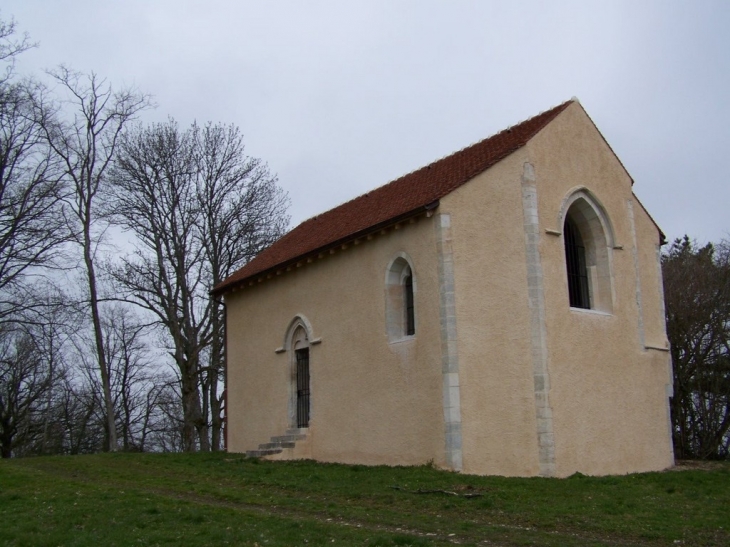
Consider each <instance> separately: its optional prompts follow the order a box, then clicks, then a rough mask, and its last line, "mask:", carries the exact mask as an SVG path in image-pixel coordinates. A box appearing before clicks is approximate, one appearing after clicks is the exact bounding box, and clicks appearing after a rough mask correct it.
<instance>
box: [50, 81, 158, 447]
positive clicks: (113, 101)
mask: <svg viewBox="0 0 730 547" xmlns="http://www.w3.org/2000/svg"><path fill="white" fill-rule="evenodd" d="M51 76H52V77H53V78H54V79H55V81H56V83H57V84H58V86H59V87H60V88H61V90H62V91H64V92H65V93H66V94H67V96H68V99H67V100H66V101H65V102H64V103H63V106H64V107H65V108H67V109H69V110H70V111H71V112H73V116H72V117H71V118H69V119H62V117H61V113H62V112H63V111H62V110H61V108H60V107H59V106H58V105H57V106H56V108H55V109H53V108H48V107H45V106H44V105H42V104H39V105H38V108H37V113H36V114H37V119H38V120H40V123H41V127H42V129H43V134H44V137H45V139H46V142H47V143H48V144H49V146H50V147H51V149H52V151H53V154H54V156H55V158H56V159H57V160H58V161H59V162H60V163H61V166H62V171H63V174H64V176H65V177H66V179H67V181H68V183H69V185H70V187H71V192H72V196H71V197H70V199H68V200H67V205H68V207H69V209H70V211H71V215H73V218H72V219H70V220H72V222H70V224H69V228H70V233H71V234H72V235H73V241H74V242H75V243H76V244H78V246H79V247H80V249H81V251H82V254H83V264H84V269H85V272H86V282H87V290H88V309H89V313H90V315H91V320H92V324H93V330H94V341H95V346H96V348H95V349H96V358H97V363H98V370H99V371H100V374H101V379H102V384H103V390H104V406H105V410H106V416H107V423H106V437H107V443H106V445H107V446H106V448H107V449H108V450H116V449H117V433H116V430H115V427H114V402H113V399H112V393H111V387H110V382H109V375H108V365H107V363H106V351H105V347H104V346H105V341H104V336H103V332H102V325H101V312H100V306H99V294H98V282H97V273H96V265H95V263H96V260H97V252H98V250H99V245H100V243H101V240H102V236H103V233H104V231H105V228H106V227H107V225H106V223H105V222H104V218H102V217H100V215H99V214H98V204H97V198H98V197H99V194H100V192H101V191H102V188H103V186H104V184H105V183H106V175H107V171H108V169H109V167H110V165H111V162H112V159H113V158H114V154H115V153H116V150H117V146H118V143H119V139H120V136H121V134H122V131H123V129H124V127H125V126H126V125H127V124H128V123H129V122H130V121H132V120H134V119H135V116H136V115H137V114H138V113H139V112H140V111H141V110H143V109H145V108H147V107H148V106H150V100H149V97H148V96H147V95H144V94H141V93H139V92H137V91H136V90H133V89H122V90H121V91H114V90H113V88H112V86H111V85H110V84H109V83H107V82H106V80H104V79H102V78H99V77H98V76H97V75H96V74H95V73H93V72H92V73H90V74H88V75H84V74H81V73H78V72H74V71H72V70H70V69H68V68H66V67H60V68H59V69H58V70H57V71H55V72H52V73H51Z"/></svg>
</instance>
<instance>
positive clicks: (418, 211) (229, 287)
mask: <svg viewBox="0 0 730 547" xmlns="http://www.w3.org/2000/svg"><path fill="white" fill-rule="evenodd" d="M438 206H439V200H435V201H432V202H431V203H427V204H426V205H421V206H419V207H417V208H415V209H412V210H410V211H408V212H406V213H402V214H400V215H398V216H395V217H392V218H389V219H387V220H384V221H382V222H379V223H378V224H374V225H372V226H368V227H367V228H365V229H363V230H360V231H358V232H354V233H352V234H348V235H347V236H345V237H342V238H340V239H338V240H335V241H332V242H330V243H327V244H326V245H322V246H320V247H317V248H315V249H312V250H310V251H307V252H306V253H302V254H300V255H297V256H295V257H294V258H291V259H289V260H286V261H284V262H280V263H278V264H276V265H275V266H271V267H270V268H266V269H264V270H261V271H258V272H254V273H252V274H250V275H247V276H246V277H242V278H241V279H235V280H231V281H223V282H222V283H220V284H219V285H218V286H216V287H213V289H212V290H211V291H210V295H211V296H214V297H218V296H223V295H225V294H226V293H229V292H231V291H234V290H236V289H237V288H239V287H241V286H242V285H244V284H246V283H247V282H249V281H251V280H252V279H256V278H261V277H264V278H265V277H266V276H267V275H269V274H271V273H274V272H277V271H280V270H282V269H286V268H288V267H290V266H293V265H296V264H297V263H299V262H301V261H302V260H306V259H308V258H311V257H313V256H317V255H319V253H322V252H326V251H329V250H330V249H334V248H335V247H339V246H341V245H345V244H347V243H350V242H351V241H354V240H356V239H360V238H362V237H365V236H367V235H369V234H372V233H375V232H379V231H380V230H383V229H385V228H388V227H390V226H393V225H395V224H398V223H400V222H403V221H405V220H409V219H411V218H413V217H417V216H420V215H423V214H427V213H429V212H432V211H433V210H435V209H436V208H437V207H438Z"/></svg>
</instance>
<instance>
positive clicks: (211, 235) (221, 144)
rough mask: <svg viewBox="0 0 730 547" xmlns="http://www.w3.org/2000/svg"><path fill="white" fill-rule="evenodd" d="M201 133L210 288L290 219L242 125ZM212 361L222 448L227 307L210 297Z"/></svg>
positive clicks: (212, 397) (207, 373)
mask: <svg viewBox="0 0 730 547" xmlns="http://www.w3.org/2000/svg"><path fill="white" fill-rule="evenodd" d="M194 135H195V138H196V143H195V144H196V146H195V148H196V151H197V154H196V158H197V160H196V170H197V173H198V177H197V179H198V180H197V202H198V205H199V207H200V215H199V216H198V221H197V223H198V237H199V238H200V244H201V246H202V248H203V252H204V262H203V268H204V271H205V274H206V279H207V280H208V289H209V290H210V289H211V288H212V287H214V286H216V285H217V284H218V283H220V282H221V281H223V280H224V279H225V278H226V277H228V276H229V275H231V274H232V273H233V272H234V271H235V270H236V269H237V268H239V267H240V266H242V265H243V264H245V263H246V262H248V261H249V260H251V259H252V258H253V257H254V256H256V254H257V253H258V252H259V251H260V250H261V249H262V248H265V247H268V246H269V245H271V244H272V243H273V242H274V241H276V240H277V239H278V238H280V237H281V236H282V235H283V234H284V232H285V231H286V228H287V226H288V224H289V217H288V216H287V215H286V214H285V211H286V208H287V206H288V198H287V196H286V194H285V193H283V192H282V191H281V189H280V188H279V187H278V185H277V184H276V177H273V176H272V175H271V174H270V173H269V169H268V167H267V165H266V164H265V163H263V162H262V161H261V160H259V159H257V158H251V157H247V156H246V155H245V150H244V145H243V136H242V135H241V134H240V131H239V129H238V128H237V127H235V126H232V125H229V126H223V125H213V124H207V125H205V126H204V127H203V128H201V129H200V131H196V132H195V133H194ZM210 306H211V310H210V312H209V321H210V347H209V348H208V350H207V352H206V357H207V358H208V366H207V367H204V369H203V375H202V379H201V380H202V385H203V401H204V403H207V405H204V406H209V408H210V411H209V412H207V411H205V410H206V409H204V412H205V414H206V415H208V414H209V415H210V417H211V448H212V449H213V450H218V449H219V448H220V447H221V444H222V442H221V441H222V439H221V434H222V431H223V408H222V407H223V394H222V393H219V385H220V380H221V375H223V374H225V370H224V366H225V355H224V353H225V324H224V323H225V309H224V307H223V305H222V303H221V302H220V301H218V300H215V299H211V301H210Z"/></svg>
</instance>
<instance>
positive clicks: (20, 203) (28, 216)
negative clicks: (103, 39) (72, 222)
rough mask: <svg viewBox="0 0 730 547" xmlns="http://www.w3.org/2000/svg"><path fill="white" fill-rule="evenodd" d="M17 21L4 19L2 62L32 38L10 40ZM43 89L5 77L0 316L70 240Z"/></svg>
mask: <svg viewBox="0 0 730 547" xmlns="http://www.w3.org/2000/svg"><path fill="white" fill-rule="evenodd" d="M13 30H14V24H13V23H10V24H8V23H3V22H2V21H0V60H1V59H8V58H11V59H12V58H13V57H14V55H16V54H17V53H19V52H21V51H23V50H24V49H25V48H27V47H28V46H27V38H24V39H23V40H22V41H21V42H10V43H8V42H7V40H9V34H8V33H11V34H12V32H13ZM41 101H42V89H41V87H40V86H39V85H38V84H36V83H34V82H32V81H29V80H23V81H15V79H14V78H12V77H11V72H10V71H7V72H6V76H5V77H4V78H3V79H0V320H5V319H7V318H8V317H9V316H11V315H12V316H17V314H18V312H19V311H20V308H23V307H25V306H26V305H27V304H28V298H27V294H26V293H25V289H26V282H27V280H28V276H29V275H30V274H34V273H35V274H37V273H39V268H40V267H48V266H53V265H56V264H57V263H56V259H57V258H58V256H59V254H60V253H61V250H62V244H63V243H64V242H65V241H66V240H67V239H68V236H67V232H66V230H65V225H64V222H63V211H62V204H63V203H62V199H63V198H64V197H65V195H66V193H65V188H64V185H63V181H62V180H61V177H60V173H59V169H58V165H57V164H56V162H55V161H54V158H53V156H52V154H51V151H50V149H49V147H48V145H47V143H46V142H45V140H44V138H43V131H42V127H41V125H40V124H39V123H38V120H37V119H36V118H35V116H34V106H35V105H36V104H40V103H41Z"/></svg>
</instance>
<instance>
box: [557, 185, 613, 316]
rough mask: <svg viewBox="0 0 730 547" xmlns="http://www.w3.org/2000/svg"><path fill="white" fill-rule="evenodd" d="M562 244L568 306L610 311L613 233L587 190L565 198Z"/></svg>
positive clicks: (601, 208) (603, 213) (598, 205)
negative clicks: (563, 247) (565, 208)
mask: <svg viewBox="0 0 730 547" xmlns="http://www.w3.org/2000/svg"><path fill="white" fill-rule="evenodd" d="M565 207H567V211H566V212H565V214H564V216H563V243H564V245H565V268H566V274H567V277H568V279H567V281H568V298H569V301H570V307H571V308H581V309H591V310H599V311H605V312H609V313H610V312H611V311H613V288H612V283H611V249H612V247H613V232H612V229H611V223H610V221H609V219H608V216H607V215H606V213H605V211H604V210H603V207H602V206H601V205H600V204H599V203H598V201H597V200H595V199H594V198H593V197H592V195H591V194H590V193H589V192H588V191H587V190H585V189H584V190H580V191H578V192H576V193H575V194H573V195H571V197H570V198H569V199H568V200H567V201H566V203H565Z"/></svg>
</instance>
